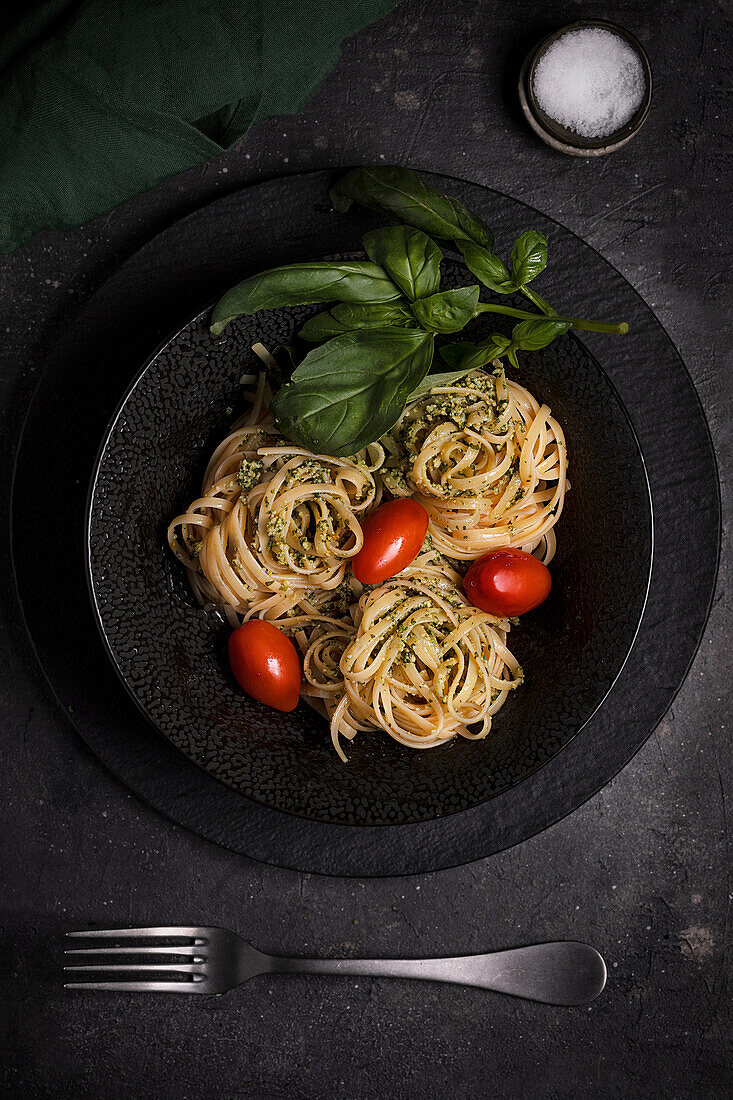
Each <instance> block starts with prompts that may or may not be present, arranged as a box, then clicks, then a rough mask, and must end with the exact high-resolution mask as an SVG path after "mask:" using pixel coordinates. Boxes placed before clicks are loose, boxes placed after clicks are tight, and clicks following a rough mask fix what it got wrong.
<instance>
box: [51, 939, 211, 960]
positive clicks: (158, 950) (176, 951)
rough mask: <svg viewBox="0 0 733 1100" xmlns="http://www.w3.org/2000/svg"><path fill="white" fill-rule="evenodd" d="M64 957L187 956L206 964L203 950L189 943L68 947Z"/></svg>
mask: <svg viewBox="0 0 733 1100" xmlns="http://www.w3.org/2000/svg"><path fill="white" fill-rule="evenodd" d="M64 955H186V956H190V957H191V958H192V960H196V959H198V961H199V962H205V957H204V956H203V955H202V954H201V948H200V947H197V946H196V944H188V943H186V944H181V945H179V946H177V947H176V946H173V947H157V946H156V947H135V945H134V944H133V945H132V946H130V947H67V948H66V950H65V951H64Z"/></svg>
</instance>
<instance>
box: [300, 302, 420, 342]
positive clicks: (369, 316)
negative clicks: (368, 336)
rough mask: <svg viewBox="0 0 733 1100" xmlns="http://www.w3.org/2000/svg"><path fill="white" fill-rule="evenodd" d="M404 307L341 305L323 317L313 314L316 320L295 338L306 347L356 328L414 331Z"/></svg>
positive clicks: (412, 321)
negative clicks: (299, 338) (391, 327)
mask: <svg viewBox="0 0 733 1100" xmlns="http://www.w3.org/2000/svg"><path fill="white" fill-rule="evenodd" d="M406 306H407V303H405V305H404V306H401V305H399V304H398V303H396V302H394V303H393V302H386V303H385V304H384V305H362V304H361V303H359V302H341V303H340V305H337V306H332V307H331V309H327V310H324V311H323V313H316V315H315V317H311V318H310V319H309V320H308V321H306V322H305V324H304V325H303V327H302V329H301V330H300V332H299V333H298V335H299V336H300V337H301V339H303V340H306V341H307V342H308V343H309V344H320V343H322V342H323V341H324V340H331V339H333V337H334V336H341V335H342V334H343V333H344V332H353V331H354V329H358V328H386V327H388V326H389V325H396V326H397V327H398V328H410V327H412V328H415V327H416V323H415V318H414V317H413V316H412V314H411V313H410V311H409V309H407V308H406Z"/></svg>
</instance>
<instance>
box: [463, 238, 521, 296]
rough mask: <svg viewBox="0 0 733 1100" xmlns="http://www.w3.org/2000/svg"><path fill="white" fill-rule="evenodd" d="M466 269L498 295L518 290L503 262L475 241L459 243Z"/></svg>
mask: <svg viewBox="0 0 733 1100" xmlns="http://www.w3.org/2000/svg"><path fill="white" fill-rule="evenodd" d="M458 247H459V248H460V250H461V252H462V253H463V259H464V260H465V261H466V267H467V268H468V270H469V271H470V272H471V274H472V275H475V276H476V278H477V279H478V280H479V282H481V283H483V284H484V286H487V287H488V288H489V290H493V291H495V293H496V294H511V293H512V291H514V290H516V289H517V286H516V283H515V282H514V281H513V279H512V276H511V272H510V271H509V268H508V267H507V266H506V264H505V263H504V261H503V260H500V259H499V257H498V256H495V255H494V254H493V252H490V251H489V250H488V249H486V248H482V247H481V246H480V245H478V244H475V243H474V242H473V241H458Z"/></svg>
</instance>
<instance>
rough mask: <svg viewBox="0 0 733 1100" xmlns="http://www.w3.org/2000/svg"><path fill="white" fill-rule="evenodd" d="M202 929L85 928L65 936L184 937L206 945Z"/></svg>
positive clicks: (120, 937)
mask: <svg viewBox="0 0 733 1100" xmlns="http://www.w3.org/2000/svg"><path fill="white" fill-rule="evenodd" d="M202 931H203V929H202V928H192V927H188V926H181V925H179V926H178V927H173V926H171V927H161V928H85V929H82V931H80V932H67V933H66V935H67V936H85V937H86V938H87V939H90V940H91V939H95V938H96V937H104V938H106V939H119V940H123V939H131V938H133V937H134V938H135V939H151V938H153V937H159V936H166V937H168V938H170V937H173V936H180V937H181V938H183V937H185V938H186V939H195V940H196V941H197V942H198V943H206V942H207V941H206V940H205V939H204V938H202V936H201V933H202Z"/></svg>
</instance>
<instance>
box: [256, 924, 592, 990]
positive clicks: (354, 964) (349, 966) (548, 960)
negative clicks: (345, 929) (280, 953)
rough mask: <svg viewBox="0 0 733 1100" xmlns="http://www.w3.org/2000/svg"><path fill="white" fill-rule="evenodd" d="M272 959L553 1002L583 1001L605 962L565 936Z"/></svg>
mask: <svg viewBox="0 0 733 1100" xmlns="http://www.w3.org/2000/svg"><path fill="white" fill-rule="evenodd" d="M272 963H273V966H272V969H273V970H275V971H278V972H286V973H291V974H292V973H302V974H351V975H354V976H358V977H370V978H423V979H426V980H427V981H433V982H455V983H457V984H459V985H475V986H479V987H480V988H481V989H492V990H494V991H496V992H497V993H510V994H511V995H512V996H514V997H525V998H526V999H527V1000H530V1001H542V1002H544V1003H545V1004H553V1005H581V1004H586V1003H587V1002H588V1001H592V1000H593V998H594V997H597V996H598V994H599V993H600V992H601V990H602V989H603V987H604V985H605V984H606V964H605V963H604V961H603V959H602V957H601V956H600V955H599V954H598V952H597V951H596V950H595V948H593V947H590V946H589V944H587V943H576V942H573V941H567V940H562V941H557V942H555V943H538V944H533V945H532V946H530V947H517V948H514V949H512V950H509V951H494V952H492V953H491V954H488V955H463V956H460V957H458V958H455V959H281V958H276V959H273V960H272Z"/></svg>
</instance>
